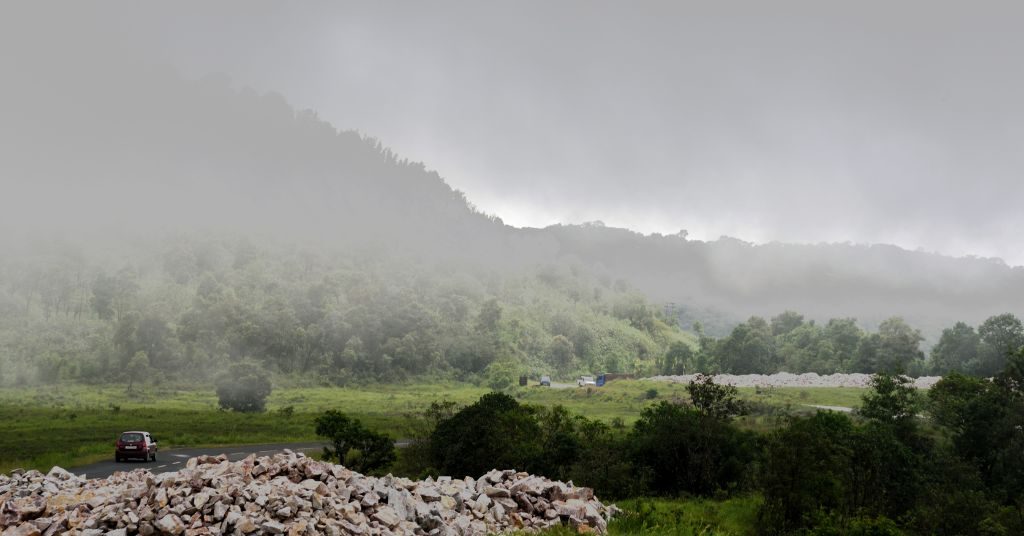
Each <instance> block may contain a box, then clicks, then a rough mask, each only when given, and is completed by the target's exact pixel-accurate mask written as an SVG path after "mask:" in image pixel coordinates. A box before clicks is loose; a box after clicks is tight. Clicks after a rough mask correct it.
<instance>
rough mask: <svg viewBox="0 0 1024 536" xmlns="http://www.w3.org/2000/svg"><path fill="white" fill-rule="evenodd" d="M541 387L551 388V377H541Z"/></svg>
mask: <svg viewBox="0 0 1024 536" xmlns="http://www.w3.org/2000/svg"><path fill="white" fill-rule="evenodd" d="M540 386H541V387H551V376H541V377H540Z"/></svg>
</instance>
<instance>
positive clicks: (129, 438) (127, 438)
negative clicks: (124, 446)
mask: <svg viewBox="0 0 1024 536" xmlns="http://www.w3.org/2000/svg"><path fill="white" fill-rule="evenodd" d="M121 441H124V442H126V443H134V442H138V441H142V434H121Z"/></svg>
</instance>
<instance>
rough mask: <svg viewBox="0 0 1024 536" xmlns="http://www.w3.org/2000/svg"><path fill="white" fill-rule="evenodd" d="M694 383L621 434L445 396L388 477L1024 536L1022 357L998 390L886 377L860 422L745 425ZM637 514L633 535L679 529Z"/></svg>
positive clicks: (812, 524) (725, 392)
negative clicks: (531, 484)
mask: <svg viewBox="0 0 1024 536" xmlns="http://www.w3.org/2000/svg"><path fill="white" fill-rule="evenodd" d="M688 390H689V391H690V401H691V402H690V403H673V402H669V401H662V402H660V403H658V404H655V405H652V406H649V407H647V408H645V409H644V410H643V411H642V412H641V415H640V418H639V419H638V420H637V421H636V422H635V423H634V424H633V426H632V427H631V428H625V427H621V428H618V429H616V428H613V427H609V426H606V425H604V424H602V423H600V422H596V421H591V420H588V419H586V418H584V417H580V416H575V415H572V414H570V413H569V412H568V411H566V410H565V409H564V408H561V407H557V406H556V407H553V408H540V407H533V406H527V405H522V404H519V403H518V402H517V401H516V400H515V399H514V398H512V397H510V396H508V395H505V394H500V393H492V394H488V395H485V396H484V397H482V398H481V399H480V400H478V401H477V402H475V403H473V404H471V405H468V406H466V407H461V408H460V407H458V406H456V405H455V404H453V403H435V404H434V405H432V406H431V408H430V409H429V410H428V411H427V412H426V413H425V414H424V415H423V419H422V421H421V428H420V432H419V433H418V434H417V435H416V437H415V438H414V441H413V444H412V445H411V446H409V447H408V448H406V449H403V450H402V451H401V453H400V456H399V459H398V461H397V463H396V464H395V465H394V466H392V467H391V468H390V470H392V471H397V472H400V473H406V474H413V475H423V474H435V475H437V474H445V475H463V474H474V473H477V472H479V471H481V470H486V469H484V468H490V467H514V468H516V469H522V470H527V471H531V472H536V473H541V474H545V475H549V476H552V477H555V478H559V479H571V480H572V481H574V482H576V483H581V484H584V485H587V486H592V487H594V488H595V490H596V491H597V493H598V495H599V496H601V497H603V498H605V499H617V498H624V497H633V496H644V495H647V496H652V495H653V496H663V497H677V496H680V495H685V496H696V497H705V498H719V499H720V498H728V497H749V496H756V497H759V498H760V499H758V500H757V501H758V506H757V508H756V523H755V525H756V526H757V527H758V529H757V530H758V531H759V532H761V533H764V534H817V535H822V536H824V535H829V534H883V535H884V534H904V533H906V534H949V535H954V534H1011V533H1019V532H1020V531H1022V530H1024V525H1022V523H1021V517H1020V514H1021V512H1024V510H1022V508H1024V503H1021V501H1020V497H1022V496H1024V459H1022V458H1021V457H1020V455H1019V453H1020V449H1021V447H1022V446H1024V434H1021V433H1020V430H1021V427H1022V426H1024V350H1022V351H1020V352H1018V353H1016V354H1014V356H1013V357H1012V359H1011V360H1010V365H1009V367H1008V368H1007V370H1006V371H1005V372H1004V373H1002V374H1000V375H999V376H998V377H997V378H996V379H995V380H993V381H986V380H979V379H975V378H971V377H968V376H963V375H960V374H952V375H950V376H949V377H947V378H945V379H943V380H942V381H940V382H939V383H938V384H937V385H936V386H935V387H934V388H933V389H932V390H931V391H930V392H929V393H928V394H927V397H926V395H924V394H922V392H920V391H919V390H917V389H916V388H914V387H913V385H912V382H911V380H910V379H908V378H907V377H905V376H899V375H887V374H880V375H876V376H875V377H874V378H873V380H872V386H871V389H870V390H868V391H867V392H866V393H865V395H864V399H863V403H862V405H861V409H860V410H859V412H858V414H857V415H848V414H843V413H835V412H817V413H815V414H813V415H810V416H802V417H788V418H786V419H784V420H783V421H782V422H781V423H780V425H779V426H778V427H777V428H776V429H775V430H774V431H771V432H768V433H765V434H758V433H755V432H752V431H744V430H742V429H740V428H739V427H738V426H737V425H736V423H735V418H736V416H738V415H740V414H743V413H745V412H746V411H747V407H746V405H745V404H744V403H742V402H741V401H740V400H739V399H738V398H737V391H736V389H735V388H734V387H729V386H720V385H716V384H714V383H713V382H712V381H711V380H710V379H708V378H701V379H700V380H699V381H697V382H693V383H691V384H690V385H689V386H688ZM381 470H383V469H381ZM637 508H640V506H637ZM626 516H627V517H626V518H624V520H623V521H621V523H623V524H624V526H623V530H626V531H627V532H629V531H630V530H632V529H636V528H638V527H639V528H644V527H646V528H644V530H647V529H648V528H649V529H651V530H652V531H654V532H651V533H657V530H656V529H655V528H653V527H656V526H658V525H659V524H664V523H665V522H666V518H665V516H655V515H654V513H653V512H651V511H648V512H647V513H645V514H644V513H642V512H641V513H640V514H635V517H633V518H631V517H629V516H630V514H629V511H628V510H627V514H626ZM655 517H659V518H660V521H659V520H655V519H654V518H655ZM692 521H693V519H689V520H687V521H686V523H691V522H692ZM630 523H632V524H633V525H632V529H630V528H627V527H626V526H625V525H628V524H630ZM682 523H683V521H682V520H680V521H679V523H677V525H679V526H682V525H680V524H682ZM687 526H689V525H687ZM611 528H612V530H613V532H614V526H612V527H611ZM677 529H678V527H677ZM680 530H681V529H680ZM640 532H641V533H642V531H640Z"/></svg>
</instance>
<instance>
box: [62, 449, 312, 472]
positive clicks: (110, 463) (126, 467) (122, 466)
mask: <svg viewBox="0 0 1024 536" xmlns="http://www.w3.org/2000/svg"><path fill="white" fill-rule="evenodd" d="M324 445H325V443H277V444H271V445H243V446H239V447H204V448H182V449H167V450H163V449H161V450H160V451H159V452H158V453H157V455H156V461H155V462H149V461H146V462H144V461H142V460H138V461H136V460H130V461H125V462H120V463H117V462H115V461H114V452H113V448H111V452H110V459H109V460H107V461H105V462H98V463H94V464H91V465H83V466H81V467H72V468H69V469H68V471H71V472H72V473H74V474H76V475H84V476H85V477H86V478H106V477H108V476H110V475H112V474H114V472H116V471H133V470H135V469H146V470H148V471H150V472H152V473H166V472H169V471H177V470H178V469H181V468H182V467H184V466H185V462H186V461H188V459H189V458H192V457H194V456H200V455H203V454H206V455H210V456H216V455H218V454H226V455H227V457H228V459H229V460H231V461H238V460H241V459H243V458H245V457H246V456H248V455H250V454H256V455H257V456H270V455H271V454H274V453H277V452H282V451H284V450H285V449H289V450H292V451H302V452H319V451H320V449H322V448H323V446H324Z"/></svg>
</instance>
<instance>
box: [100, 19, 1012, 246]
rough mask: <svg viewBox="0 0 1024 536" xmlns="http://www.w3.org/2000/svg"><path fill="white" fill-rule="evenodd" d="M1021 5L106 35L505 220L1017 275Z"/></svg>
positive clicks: (176, 24)
mask: <svg viewBox="0 0 1024 536" xmlns="http://www.w3.org/2000/svg"><path fill="white" fill-rule="evenodd" d="M839 4H843V6H842V7H837V5H839ZM1018 5H1019V3H1017V2H998V3H997V2H949V3H946V2H936V1H934V0H929V1H925V2H905V1H897V2H893V1H886V2H867V1H856V2H854V1H849V2H820V1H815V2H806V3H795V2H762V1H759V0H757V1H747V2H724V1H715V2H706V3H705V2H699V3H698V2H682V1H677V2H666V3H663V4H659V3H643V2H617V3H603V2H552V1H543V2H521V1H516V2H502V3H496V2H477V1H471V2H459V3H456V2H441V3H439V2H402V3H381V2H367V3H365V4H358V5H357V4H347V3H339V2H330V3H326V2H325V3H303V4H302V5H294V3H284V2H277V3H273V4H271V3H266V4H262V5H261V4H253V3H250V2H246V3H239V4H229V3H216V5H214V6H207V5H205V3H200V4H195V5H193V6H192V7H190V8H182V7H181V5H180V4H177V3H175V4H173V6H171V7H167V8H161V9H162V11H158V12H151V13H146V14H141V13H138V12H134V11H133V12H130V13H125V16H124V17H123V18H121V19H119V20H118V23H119V24H121V25H123V26H124V27H127V28H130V30H129V31H130V32H135V33H136V34H137V35H136V36H135V38H138V39H140V40H142V41H145V42H147V43H149V44H150V45H152V46H155V47H156V48H157V49H158V50H159V51H160V53H161V54H163V55H165V57H167V58H169V59H171V61H172V62H173V63H174V64H176V65H177V66H178V67H179V68H180V69H181V70H182V71H183V72H184V73H185V74H186V75H187V76H190V77H195V76H201V75H203V74H205V73H208V72H213V71H220V72H224V73H226V74H228V75H229V76H230V77H231V78H232V79H233V80H234V81H235V82H236V83H237V84H239V85H247V86H251V87H253V88H255V89H257V90H259V91H270V90H273V91H278V92H280V93H281V94H283V95H284V96H285V97H286V98H287V99H288V100H289V101H290V102H291V103H292V104H293V105H295V106H296V107H298V108H312V109H314V110H316V111H317V112H318V113H319V115H320V117H322V118H324V119H327V120H329V121H331V122H332V123H333V124H334V125H335V126H337V127H339V128H343V129H358V130H360V131H362V132H364V133H366V134H369V135H372V136H375V137H378V138H380V139H381V140H382V141H383V143H384V144H386V145H388V146H391V147H393V148H394V149H395V150H396V151H398V152H399V153H400V154H401V155H403V156H406V157H409V158H411V159H413V160H420V161H423V162H425V163H426V165H427V167H428V168H432V169H436V170H437V171H438V172H439V173H440V174H441V175H442V176H443V177H444V178H445V179H446V180H447V181H448V182H449V183H450V184H451V185H453V186H454V187H455V188H458V189H460V190H462V191H464V192H466V194H467V196H468V197H469V199H470V200H471V201H472V202H473V203H475V204H476V205H477V206H478V207H479V208H480V209H482V210H484V211H486V212H488V213H493V214H496V215H498V216H499V217H501V218H502V219H504V220H505V222H506V223H510V224H513V225H516V226H545V225H548V224H552V223H559V222H562V223H579V222H584V221H590V220H602V221H604V222H605V223H606V224H608V225H614V226H622V227H628V228H632V229H635V230H638V231H642V232H662V233H674V232H676V231H678V230H679V229H687V230H689V231H690V234H691V236H692V237H696V238H701V239H714V238H717V237H718V236H719V235H723V234H727V235H731V236H735V237H738V238H741V239H745V240H749V241H754V242H763V241H773V240H776V241H791V242H818V241H836V242H844V241H852V242H884V243H895V244H898V245H901V246H904V247H907V248H910V249H917V248H922V249H925V250H929V251H940V252H943V253H949V254H954V255H967V254H975V255H981V256H998V257H1002V258H1004V259H1006V260H1007V261H1008V262H1010V263H1011V264H1024V247H1022V241H1021V239H1020V236H1021V229H1024V210H1022V208H1024V176H1022V169H1024V97H1022V95H1024V61H1022V57H1024V31H1021V28H1022V27H1024V9H1022V8H1020V7H1017V6H1018ZM241 6H244V9H243V8H242V7H241ZM147 46H148V45H147Z"/></svg>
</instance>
